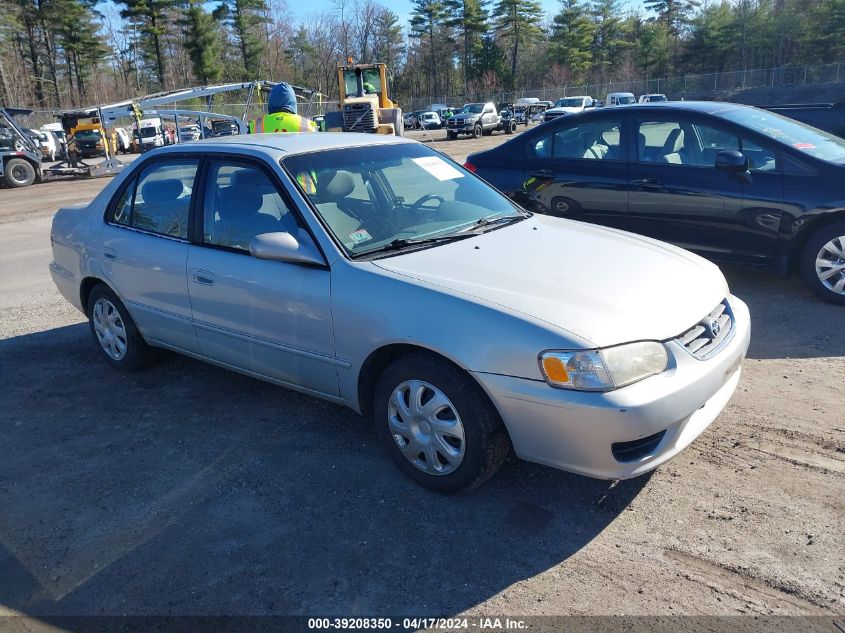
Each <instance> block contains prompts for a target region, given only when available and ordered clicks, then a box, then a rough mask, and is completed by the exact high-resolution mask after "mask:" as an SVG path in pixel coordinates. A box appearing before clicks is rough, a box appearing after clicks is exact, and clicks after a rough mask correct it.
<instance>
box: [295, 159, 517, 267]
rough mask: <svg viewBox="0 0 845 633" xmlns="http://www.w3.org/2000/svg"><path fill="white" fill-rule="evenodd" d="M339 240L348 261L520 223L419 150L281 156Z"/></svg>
mask: <svg viewBox="0 0 845 633" xmlns="http://www.w3.org/2000/svg"><path fill="white" fill-rule="evenodd" d="M282 164H283V165H284V167H285V168H286V169H287V170H288V171H289V172H290V173H291V175H292V176H293V177H294V178H295V180H296V182H297V183H298V185H299V186H300V187H301V188H302V190H303V191H304V192H305V194H306V195H307V196H308V198H309V199H310V200H311V202H312V203H313V204H314V208H315V209H316V210H317V212H318V213H319V215H320V216H321V217H322V219H323V221H324V223H325V224H326V226H327V227H328V228H329V230H330V231H331V232H332V233H333V234H334V236H335V238H336V239H337V241H338V242H340V243H341V244H343V246H344V247H345V248H346V250H347V251H348V252H349V253H350V254H351V255H352V256H353V257H354V256H356V255H363V254H366V253H368V252H370V251H375V250H377V249H382V248H384V247H385V246H388V245H397V246H400V245H405V244H409V243H414V242H418V241H420V240H430V239H435V238H440V237H445V236H449V235H456V234H460V233H461V231H467V230H472V229H474V227H476V226H477V225H479V220H482V218H486V219H487V220H485V221H483V222H481V223H480V224H481V225H484V226H487V224H486V222H488V221H490V220H492V219H495V220H496V221H497V222H499V221H506V220H509V219H517V218H521V217H524V215H525V214H524V212H523V211H521V210H520V209H519V208H518V207H516V206H515V205H514V204H513V203H512V202H511V201H510V200H508V199H507V198H505V197H504V196H503V195H502V194H500V193H498V192H497V191H495V190H494V189H492V188H491V187H489V186H488V185H486V184H485V183H484V182H483V181H481V180H479V179H478V178H476V177H475V176H473V175H472V174H471V173H469V172H467V171H466V170H464V169H463V168H462V167H460V166H458V165H457V164H455V163H453V162H451V161H450V160H448V159H446V158H444V157H442V156H441V155H440V154H438V153H437V152H434V151H432V150H430V149H428V148H427V147H425V146H423V145H419V144H416V143H397V144H387V145H370V146H365V147H353V148H344V149H337V150H331V151H326V152H313V153H307V154H298V155H294V156H291V157H289V158H285V159H283V161H282Z"/></svg>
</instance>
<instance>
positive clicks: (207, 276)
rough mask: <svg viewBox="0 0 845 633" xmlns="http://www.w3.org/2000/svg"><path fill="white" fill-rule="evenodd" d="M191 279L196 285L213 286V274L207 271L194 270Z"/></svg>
mask: <svg viewBox="0 0 845 633" xmlns="http://www.w3.org/2000/svg"><path fill="white" fill-rule="evenodd" d="M193 277H194V281H195V282H196V283H198V284H202V285H204V286H213V285H214V273H210V272H208V271H207V270H195V271H194V275H193Z"/></svg>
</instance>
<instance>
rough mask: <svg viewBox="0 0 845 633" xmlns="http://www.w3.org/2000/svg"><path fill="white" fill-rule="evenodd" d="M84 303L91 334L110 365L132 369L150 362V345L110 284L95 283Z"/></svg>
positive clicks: (151, 357)
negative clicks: (86, 308)
mask: <svg viewBox="0 0 845 633" xmlns="http://www.w3.org/2000/svg"><path fill="white" fill-rule="evenodd" d="M87 307H88V310H87V312H88V321H89V324H90V326H91V334H92V335H93V336H94V340H95V341H97V345H98V346H99V347H100V351H101V352H102V353H103V355H104V356H105V359H106V361H107V362H108V363H109V364H110V365H111V366H112V367H115V368H117V369H120V370H122V371H126V372H133V371H137V370H139V369H142V368H144V367H146V366H147V365H148V364H149V363H150V361H151V360H152V359H153V350H152V348H151V347H150V346H149V345H147V343H146V341H144V338H143V337H142V336H141V333H140V332H139V331H138V327H137V326H136V325H135V322H134V321H133V320H132V317H131V316H129V312H128V311H127V310H126V306H124V305H123V303H122V302H121V301H120V299H118V298H117V295H115V294H114V292H112V290H111V288H109V287H108V286H106V285H105V284H100V285H98V286H96V287H95V288H94V289H93V290H92V291H91V294H90V295H89V296H88V306H87Z"/></svg>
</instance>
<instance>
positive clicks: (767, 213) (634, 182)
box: [628, 114, 782, 264]
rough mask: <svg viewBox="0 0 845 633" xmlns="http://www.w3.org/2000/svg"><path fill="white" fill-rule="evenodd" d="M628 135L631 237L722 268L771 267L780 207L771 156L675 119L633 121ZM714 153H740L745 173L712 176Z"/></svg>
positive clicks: (714, 127)
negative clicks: (665, 244)
mask: <svg viewBox="0 0 845 633" xmlns="http://www.w3.org/2000/svg"><path fill="white" fill-rule="evenodd" d="M632 134H633V138H634V141H633V142H632V143H631V151H630V158H631V162H630V167H629V172H628V173H629V177H630V187H631V188H630V193H629V198H628V200H629V215H630V220H629V221H630V224H629V228H630V230H631V231H633V232H635V233H641V234H643V235H648V236H649V237H654V238H656V239H659V240H663V241H666V242H671V243H673V244H677V245H678V246H682V247H684V248H688V249H690V250H693V251H696V252H699V253H700V254H702V255H704V256H706V257H711V258H713V259H718V260H722V261H737V262H744V263H759V264H766V263H767V262H768V261H770V260H771V258H772V257H773V256H774V255H775V248H776V245H777V236H778V225H779V223H780V215H781V207H782V204H781V201H782V183H781V177H780V174H779V172H778V170H777V163H776V156H775V152H774V151H773V150H770V149H767V148H765V147H762V146H761V145H759V144H757V143H754V142H752V141H751V140H750V139H749V138H743V137H742V136H741V135H739V134H736V133H735V132H733V131H732V129H731V128H730V127H728V126H724V125H720V124H719V123H716V122H713V121H709V120H708V121H702V120H699V119H695V118H689V117H687V116H686V115H683V114H682V115H667V116H662V117H655V116H642V117H637V118H636V119H635V124H634V126H633V128H632ZM720 151H744V152H745V153H746V157H747V158H749V170H750V171H749V173H747V174H746V173H737V172H732V171H726V170H721V169H717V168H716V156H717V154H718V153H719V152H720Z"/></svg>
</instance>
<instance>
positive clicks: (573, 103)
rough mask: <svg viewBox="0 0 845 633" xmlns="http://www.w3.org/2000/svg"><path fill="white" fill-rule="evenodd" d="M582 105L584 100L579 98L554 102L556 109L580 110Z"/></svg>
mask: <svg viewBox="0 0 845 633" xmlns="http://www.w3.org/2000/svg"><path fill="white" fill-rule="evenodd" d="M582 105H584V100H583V99H581V98H577V99H558V100H557V101H556V102H555V107H556V108H580V107H581V106H582Z"/></svg>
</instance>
